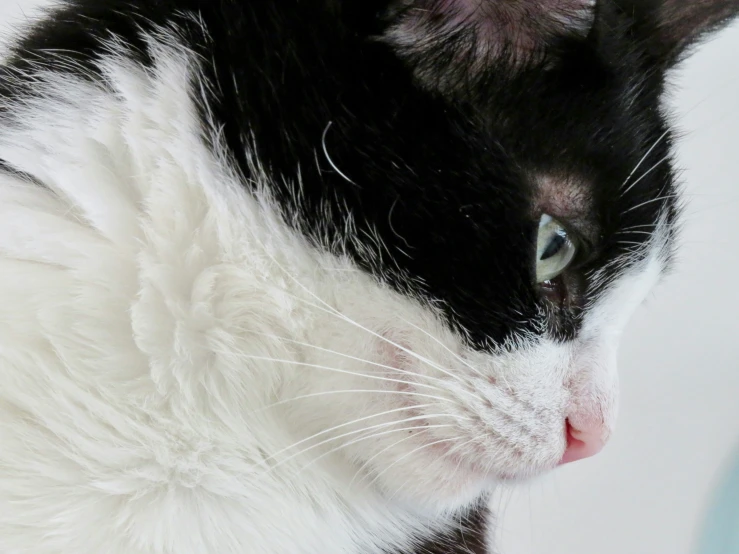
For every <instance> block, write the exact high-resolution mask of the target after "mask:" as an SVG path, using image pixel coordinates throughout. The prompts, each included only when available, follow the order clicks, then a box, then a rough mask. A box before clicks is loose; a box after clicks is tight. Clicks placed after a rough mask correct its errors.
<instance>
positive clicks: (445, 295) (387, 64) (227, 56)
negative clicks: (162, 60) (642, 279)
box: [0, 0, 735, 553]
mask: <svg viewBox="0 0 739 554" xmlns="http://www.w3.org/2000/svg"><path fill="white" fill-rule="evenodd" d="M386 4H387V2H378V1H376V0H375V1H373V2H364V3H363V2H349V1H348V0H312V1H305V0H300V1H299V0H279V1H272V0H252V1H235V0H140V1H135V0H73V1H70V2H68V7H67V8H65V9H64V10H62V11H59V12H57V13H56V14H55V15H54V17H52V18H50V19H49V20H47V22H45V23H44V24H42V25H41V26H39V27H37V28H36V29H35V30H34V31H33V32H32V33H31V34H30V35H29V36H28V38H26V39H25V40H24V41H23V42H22V43H21V44H20V45H19V46H18V48H17V49H16V50H15V53H14V56H13V58H12V59H11V61H10V63H9V64H8V69H7V71H8V75H12V77H13V78H12V79H5V80H4V84H0V94H3V95H4V96H6V97H13V96H17V95H23V94H33V93H34V91H33V88H32V86H31V84H30V81H27V82H26V85H24V84H23V79H24V77H23V74H24V72H28V71H31V70H32V69H33V67H38V66H39V65H42V66H48V67H51V68H54V69H56V70H58V71H74V72H78V73H80V74H82V75H85V76H86V77H87V78H91V79H95V78H99V76H98V74H97V70H96V67H95V61H96V59H97V57H98V56H99V55H100V53H101V52H102V51H103V45H104V42H105V41H106V40H108V39H110V38H111V37H112V36H117V37H119V38H121V39H123V41H124V42H125V43H126V44H128V45H129V46H130V49H131V54H132V55H133V56H135V57H136V58H137V59H138V60H139V61H140V62H141V63H142V64H149V63H151V60H150V58H149V54H148V53H147V50H146V45H145V43H144V41H143V40H142V38H141V30H144V31H152V30H155V29H161V28H166V29H169V31H170V32H176V33H177V34H178V35H179V36H180V38H181V40H182V41H183V42H185V43H186V44H187V45H189V46H190V47H191V48H192V50H193V51H195V52H196V53H197V54H199V58H200V59H202V60H203V66H202V72H203V76H204V77H205V79H206V80H207V83H208V89H209V90H210V91H211V92H210V97H209V99H208V103H207V105H203V106H201V109H202V115H203V132H204V136H206V137H207V136H208V132H209V129H210V127H209V125H210V122H208V121H206V117H205V116H206V114H212V115H213V116H214V119H215V121H214V122H213V123H215V124H216V125H218V126H223V130H224V133H225V139H226V141H227V145H228V148H229V153H230V155H231V156H232V157H233V159H234V161H235V163H236V164H237V166H238V167H239V168H240V170H241V171H242V173H243V174H244V175H245V177H248V176H249V173H250V165H249V161H248V158H247V151H249V150H253V151H255V152H256V154H257V158H258V160H259V161H260V162H261V163H262V164H263V165H264V166H265V168H266V169H267V171H268V173H269V174H270V176H271V177H272V179H273V183H274V194H275V195H276V197H277V198H278V200H279V202H280V203H281V204H282V206H283V207H284V208H285V210H286V212H287V213H288V214H290V215H291V216H294V217H291V218H289V219H290V221H292V222H294V225H296V226H297V227H298V228H299V229H300V230H301V231H302V232H303V233H304V234H305V235H306V236H308V237H310V238H311V239H312V240H313V241H314V242H315V243H316V244H317V245H319V246H320V247H323V248H331V249H334V250H337V251H341V252H346V253H348V254H349V255H351V256H352V257H354V258H355V260H356V261H357V263H358V264H359V265H360V266H362V267H364V268H365V269H366V270H367V271H369V272H371V273H372V274H374V275H375V276H377V278H378V279H381V280H383V281H386V282H388V283H389V284H391V285H392V286H394V287H396V288H397V289H398V290H401V291H404V292H411V293H413V294H416V295H419V296H421V297H423V298H425V299H426V300H427V301H429V302H432V303H435V304H436V305H438V307H439V309H440V310H441V311H442V312H443V314H444V315H445V316H446V318H447V319H448V320H449V322H450V323H451V324H453V325H454V326H456V327H457V328H459V329H461V330H462V331H464V333H465V334H466V335H467V336H468V337H469V340H470V342H471V344H473V345H475V346H476V347H478V348H493V347H497V346H500V345H501V344H502V343H503V342H504V341H505V339H507V338H509V337H511V336H513V335H514V334H516V333H520V332H521V331H528V332H532V333H541V332H548V333H553V334H554V335H555V336H557V337H558V338H560V339H561V340H569V339H571V338H573V337H574V336H575V335H576V333H577V330H578V325H579V320H580V315H581V313H582V310H585V309H587V305H588V300H589V299H592V298H594V297H596V296H597V295H598V294H600V293H601V291H602V288H603V287H605V286H607V285H608V282H609V279H612V278H613V277H614V276H615V275H616V274H618V273H619V272H620V271H622V270H623V268H624V266H625V265H628V264H629V263H631V262H632V261H633V260H634V259H635V257H636V256H638V245H639V244H642V243H644V242H645V241H646V240H647V239H648V236H647V235H645V234H643V233H632V234H626V235H624V234H619V232H620V231H622V230H624V229H626V228H631V227H633V226H649V225H654V224H655V222H656V220H657V218H658V216H659V214H662V213H664V214H667V216H668V218H670V219H672V218H673V217H674V216H675V211H676V207H675V200H674V195H673V193H674V186H673V175H672V170H671V166H670V164H669V163H663V164H661V165H657V166H656V167H655V168H654V170H653V171H651V172H650V173H649V174H648V175H647V176H646V177H644V178H643V179H641V180H640V181H639V183H638V185H637V186H635V187H633V188H632V189H631V190H630V191H629V192H628V194H626V195H622V194H621V193H620V188H621V186H622V184H623V183H624V182H625V180H626V178H627V177H628V175H629V173H630V172H631V171H632V169H633V168H634V167H635V166H636V165H637V163H638V162H639V161H640V160H641V159H642V158H643V157H644V156H645V154H646V153H647V151H648V150H649V149H650V148H651V147H653V146H654V145H655V144H656V146H654V148H653V150H652V152H651V153H650V155H649V156H648V157H647V159H645V160H644V162H643V166H642V167H643V168H644V169H648V168H651V167H652V166H654V165H655V163H656V162H658V161H659V160H661V159H662V158H664V157H667V156H668V152H669V147H670V145H671V140H670V137H669V134H668V135H667V136H666V137H665V138H664V139H663V140H661V141H659V142H657V141H658V139H659V138H660V137H662V136H663V135H664V134H665V132H666V129H667V126H666V122H665V119H664V116H663V114H662V113H661V112H660V108H659V98H660V96H661V94H662V92H663V84H664V80H663V79H664V75H663V72H662V69H663V68H664V67H665V65H666V64H668V63H670V60H672V59H673V58H674V53H675V52H676V51H677V50H679V49H681V48H683V47H684V46H685V45H686V44H688V43H689V42H690V40H691V37H692V36H693V35H694V34H695V33H697V31H698V30H700V29H698V27H700V26H701V25H705V24H711V25H712V24H713V23H714V19H712V18H709V21H698V22H696V24H695V25H694V26H693V27H691V28H689V29H685V30H681V31H680V33H679V34H680V36H679V40H678V39H677V38H676V39H675V40H674V41H673V43H672V44H671V46H670V47H669V48H667V47H660V45H659V44H657V43H655V40H656V39H655V38H654V37H659V36H663V35H664V33H662V31H661V30H662V29H664V26H663V25H662V22H661V21H659V20H657V19H656V18H657V16H658V14H659V13H660V11H659V10H655V9H654V3H653V2H634V1H619V2H616V1H613V0H604V1H602V2H600V4H599V6H598V9H597V13H596V16H595V22H594V26H593V28H592V30H591V32H590V33H589V34H587V36H578V37H576V38H572V37H570V38H568V39H567V40H563V41H561V43H558V44H557V51H556V59H554V60H552V59H551V58H550V59H547V60H546V64H545V65H544V64H539V63H538V62H537V63H532V64H530V65H525V64H524V65H523V66H521V67H516V68H512V67H511V66H510V65H508V64H506V63H504V62H501V63H499V64H496V63H492V64H490V65H489V66H488V67H486V69H485V70H484V71H483V72H482V73H481V74H480V75H479V78H476V79H475V80H470V81H469V82H466V81H465V80H463V79H461V80H460V82H459V84H458V89H456V91H455V94H451V95H450V94H447V93H446V91H445V93H444V94H442V93H441V92H439V91H435V90H433V87H429V86H428V83H425V84H423V85H422V84H419V83H418V82H416V81H415V80H414V76H413V75H414V73H413V71H412V69H413V68H409V67H408V64H409V63H411V64H412V63H413V61H412V60H411V61H408V60H405V61H403V60H401V59H400V57H399V56H398V55H397V52H395V51H394V50H393V47H392V46H391V45H388V44H386V43H383V42H382V41H379V40H376V38H377V36H378V35H379V34H381V33H382V31H383V28H384V26H386V25H387V24H388V21H387V18H386V17H385V15H384V14H387V13H388V12H387V5H386ZM728 5H729V3H727V2H724V7H726V6H728ZM731 5H732V6H734V5H735V3H732V4H731ZM721 13H722V18H721V20H723V19H725V18H724V17H723V15H726V14H724V12H721ZM698 19H699V18H698ZM201 22H202V24H203V25H201ZM464 32H465V30H464V29H460V32H459V33H458V34H456V35H454V36H451V37H449V38H448V39H447V42H445V43H442V44H437V45H436V48H435V50H434V55H436V56H440V58H439V59H438V60H437V61H438V63H443V56H447V58H448V57H449V56H450V55H451V54H453V52H454V48H455V47H456V46H457V45H456V44H455V41H460V40H464ZM660 33H662V34H660ZM61 59H64V63H60V60H61ZM69 61H73V62H74V64H70V63H69ZM432 62H433V59H432ZM432 65H433V64H432ZM19 79H20V82H19ZM11 83H12V84H11ZM324 148H325V150H326V152H327V153H328V155H329V157H330V160H331V161H329V159H327V157H326V155H325V154H324ZM331 163H333V164H335V166H336V167H337V168H339V170H340V171H341V173H343V174H344V176H346V178H345V177H344V176H342V175H341V174H339V172H337V171H336V170H335V169H334V168H333V167H332V165H331ZM1 167H2V166H0V168H1ZM537 172H539V173H546V174H557V175H566V176H575V177H577V178H579V179H581V180H584V182H586V183H588V186H589V190H590V191H591V192H592V195H593V199H594V203H593V210H592V213H591V214H589V217H588V218H587V221H569V222H566V223H568V224H569V225H570V226H571V227H572V228H573V229H574V230H575V232H576V233H579V234H580V235H581V236H582V243H583V245H588V246H587V248H583V250H584V252H585V253H584V254H583V256H582V257H581V259H580V260H579V263H577V264H575V265H574V266H573V267H572V269H570V270H569V271H568V272H567V273H566V274H565V275H564V276H563V277H562V278H561V279H560V280H559V281H558V282H556V283H555V284H554V285H553V287H554V288H553V289H550V290H543V289H542V288H541V287H540V286H539V285H537V284H536V283H535V282H534V274H533V271H534V260H533V249H534V247H535V239H536V231H537V224H538V218H539V215H540V214H539V213H537V212H536V210H535V207H534V200H533V199H534V194H535V183H534V182H533V181H532V175H533V174H534V173H537ZM298 173H299V174H300V176H301V178H302V187H301V189H300V190H301V191H302V194H300V195H299V196H296V195H295V194H294V191H295V190H296V189H297V187H295V186H294V184H295V182H296V179H297V176H298ZM640 176H641V173H639V174H638V175H637V176H636V177H640ZM244 182H245V183H248V182H249V180H248V179H245V180H244ZM350 215H351V216H352V217H354V219H355V221H356V229H357V233H356V235H355V236H351V237H347V236H345V229H346V226H345V222H346V220H347V218H348V217H349V216H350ZM640 229H648V227H640ZM375 237H378V238H379V244H378V243H377V239H376V238H375ZM362 247H365V248H367V247H368V248H370V249H371V250H374V251H375V252H376V253H377V255H376V256H373V257H367V256H365V255H363V254H362V252H363V250H364V248H362ZM603 268H606V274H607V276H608V278H607V279H606V280H605V281H603V282H602V283H601V284H600V288H598V287H596V286H595V285H594V284H593V283H592V282H591V280H590V277H591V275H592V273H593V272H594V271H596V270H600V269H603ZM542 314H545V315H542ZM482 513H483V512H482V511H477V512H475V517H476V518H477V519H476V520H473V521H478V522H479V521H481V520H482ZM465 540H466V539H465ZM452 542H455V541H452ZM456 542H459V543H462V542H464V541H463V540H462V535H460V536H459V537H457V540H456ZM439 544H441V543H439ZM424 548H425V550H424ZM449 548H452V547H449ZM460 548H463V547H462V546H460ZM476 548H479V550H474V549H473V550H472V551H473V552H477V551H480V552H481V551H482V550H481V547H480V545H478V546H477V547H476ZM418 552H419V553H421V552H439V553H440V552H450V553H451V552H453V550H448V549H447V547H446V546H443V547H442V546H438V545H437V546H433V545H431V544H429V545H427V546H424V547H423V548H421V549H419V550H418Z"/></svg>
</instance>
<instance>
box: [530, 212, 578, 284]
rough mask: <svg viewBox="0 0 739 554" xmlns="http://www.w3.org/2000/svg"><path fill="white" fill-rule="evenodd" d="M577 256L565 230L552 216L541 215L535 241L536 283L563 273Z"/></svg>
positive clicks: (574, 245)
mask: <svg viewBox="0 0 739 554" xmlns="http://www.w3.org/2000/svg"><path fill="white" fill-rule="evenodd" d="M576 254H577V245H576V244H575V243H574V241H573V239H572V238H571V237H570V234H569V233H568V232H567V229H565V227H564V226H563V225H562V224H561V223H559V222H558V221H557V220H556V219H554V218H553V217H552V216H550V215H547V214H543V215H542V216H541V220H540V221H539V235H538V238H537V241H536V282H537V283H546V282H547V281H551V280H553V279H555V278H557V277H558V276H559V275H560V274H561V273H562V272H563V271H565V270H566V269H567V268H568V267H569V266H570V264H571V263H572V261H573V260H574V259H575V255H576Z"/></svg>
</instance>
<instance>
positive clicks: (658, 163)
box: [621, 154, 671, 196]
mask: <svg viewBox="0 0 739 554" xmlns="http://www.w3.org/2000/svg"><path fill="white" fill-rule="evenodd" d="M670 156H671V154H668V155H667V156H665V157H664V158H662V159H661V160H659V161H658V162H657V163H655V164H654V165H653V166H652V167H650V168H649V169H647V170H646V171H645V172H644V173H642V174H641V176H640V177H639V178H638V179H637V180H636V181H634V182H633V183H631V185H629V188H627V189H626V190H625V191H623V192H622V193H621V196H625V195H626V194H627V193H628V192H629V191H630V190H631V189H633V188H634V187H635V186H636V185H638V184H639V183H640V182H641V181H642V179H644V178H645V177H646V176H647V175H649V174H650V173H651V172H652V171H654V170H655V169H657V168H658V167H659V166H660V165H662V164H663V163H665V162H666V161H667V160H669V159H670Z"/></svg>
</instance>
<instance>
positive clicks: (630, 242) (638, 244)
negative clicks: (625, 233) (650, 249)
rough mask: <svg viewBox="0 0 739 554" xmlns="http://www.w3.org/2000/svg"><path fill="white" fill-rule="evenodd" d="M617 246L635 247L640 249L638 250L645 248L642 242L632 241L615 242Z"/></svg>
mask: <svg viewBox="0 0 739 554" xmlns="http://www.w3.org/2000/svg"><path fill="white" fill-rule="evenodd" d="M617 244H622V245H624V246H636V247H640V248H642V247H644V246H646V244H645V243H643V242H634V241H630V240H619V241H617Z"/></svg>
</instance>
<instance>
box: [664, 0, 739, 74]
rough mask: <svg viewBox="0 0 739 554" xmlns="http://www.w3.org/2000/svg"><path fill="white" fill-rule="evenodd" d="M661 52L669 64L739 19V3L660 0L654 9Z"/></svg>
mask: <svg viewBox="0 0 739 554" xmlns="http://www.w3.org/2000/svg"><path fill="white" fill-rule="evenodd" d="M651 11H652V18H653V19H654V21H656V27H657V29H656V37H655V38H656V39H657V45H656V48H657V53H658V55H659V56H660V57H661V58H662V59H663V60H664V62H666V63H667V64H673V63H675V62H677V61H679V60H680V59H681V58H682V57H683V56H684V55H685V53H686V52H688V51H689V49H690V47H691V46H693V45H695V44H697V43H698V42H699V41H700V40H701V39H703V38H704V37H706V36H707V35H708V34H710V33H712V32H715V31H718V30H720V29H722V28H723V27H724V26H725V25H727V24H728V23H730V22H731V21H732V20H733V19H734V18H735V17H737V16H739V0H659V1H658V2H655V3H653V5H652V6H651Z"/></svg>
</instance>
